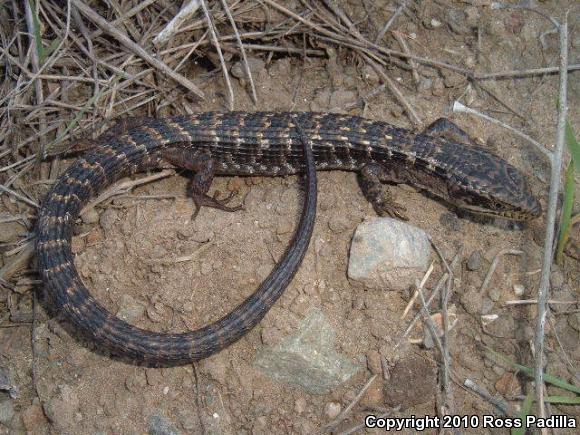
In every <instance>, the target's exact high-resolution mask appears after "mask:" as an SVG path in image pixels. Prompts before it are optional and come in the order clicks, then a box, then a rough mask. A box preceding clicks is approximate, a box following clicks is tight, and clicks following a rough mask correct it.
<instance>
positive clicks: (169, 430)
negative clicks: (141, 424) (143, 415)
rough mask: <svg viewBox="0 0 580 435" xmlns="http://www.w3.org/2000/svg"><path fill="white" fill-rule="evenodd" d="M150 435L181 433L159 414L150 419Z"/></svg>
mask: <svg viewBox="0 0 580 435" xmlns="http://www.w3.org/2000/svg"><path fill="white" fill-rule="evenodd" d="M147 426H148V431H149V435H179V434H180V432H179V431H178V430H177V428H176V427H175V426H174V425H173V423H172V422H171V421H170V420H169V419H167V417H165V416H164V415H163V414H162V413H161V412H157V413H156V414H153V415H152V416H151V417H149V421H148V425H147Z"/></svg>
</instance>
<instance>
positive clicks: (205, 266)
mask: <svg viewBox="0 0 580 435" xmlns="http://www.w3.org/2000/svg"><path fill="white" fill-rule="evenodd" d="M212 270H213V266H212V264H211V263H210V262H209V261H204V262H203V263H201V274H202V275H208V274H210V273H211V271H212Z"/></svg>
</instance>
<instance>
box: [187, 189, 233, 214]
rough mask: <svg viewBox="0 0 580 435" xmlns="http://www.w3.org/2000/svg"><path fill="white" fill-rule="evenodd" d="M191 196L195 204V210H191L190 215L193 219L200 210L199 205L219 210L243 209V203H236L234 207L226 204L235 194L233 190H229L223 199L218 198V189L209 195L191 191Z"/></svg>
mask: <svg viewBox="0 0 580 435" xmlns="http://www.w3.org/2000/svg"><path fill="white" fill-rule="evenodd" d="M192 196H193V202H194V204H195V211H194V212H193V215H192V216H191V220H194V219H195V218H196V217H197V215H198V214H199V211H200V210H201V207H211V208H217V209H219V210H223V211H227V212H234V211H238V210H243V209H244V205H243V204H240V205H236V206H234V207H230V206H228V205H227V204H228V203H229V202H230V201H231V200H232V198H233V197H234V196H235V194H234V193H233V192H230V194H229V195H228V196H227V197H225V198H223V199H219V196H220V192H219V191H216V192H215V193H214V195H213V196H209V195H206V194H203V193H193V195H192Z"/></svg>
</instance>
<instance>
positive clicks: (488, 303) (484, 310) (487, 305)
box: [481, 296, 494, 315]
mask: <svg viewBox="0 0 580 435" xmlns="http://www.w3.org/2000/svg"><path fill="white" fill-rule="evenodd" d="M493 307H494V303H493V301H492V300H491V299H490V298H488V297H487V296H484V297H483V298H482V299H481V314H482V315H485V314H489V313H491V310H493Z"/></svg>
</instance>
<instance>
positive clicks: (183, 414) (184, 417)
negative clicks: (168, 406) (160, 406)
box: [177, 409, 199, 433]
mask: <svg viewBox="0 0 580 435" xmlns="http://www.w3.org/2000/svg"><path fill="white" fill-rule="evenodd" d="M177 414H178V415H179V422H180V423H181V426H182V427H183V428H184V429H185V430H186V431H188V433H193V432H194V429H198V428H199V417H198V416H197V415H196V414H195V413H194V412H193V411H191V410H189V409H180V410H179V411H178V412H177Z"/></svg>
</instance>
